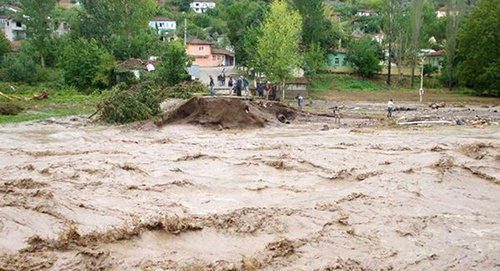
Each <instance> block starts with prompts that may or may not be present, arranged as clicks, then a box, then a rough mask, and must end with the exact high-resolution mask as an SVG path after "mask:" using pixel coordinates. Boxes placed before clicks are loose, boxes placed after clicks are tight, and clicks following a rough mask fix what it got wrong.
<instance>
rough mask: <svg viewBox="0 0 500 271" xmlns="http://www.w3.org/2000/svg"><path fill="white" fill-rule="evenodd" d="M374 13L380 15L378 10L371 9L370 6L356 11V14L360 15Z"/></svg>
mask: <svg viewBox="0 0 500 271" xmlns="http://www.w3.org/2000/svg"><path fill="white" fill-rule="evenodd" d="M372 15H379V12H378V10H375V9H370V8H362V9H359V10H358V12H357V13H356V16H359V17H364V16H372Z"/></svg>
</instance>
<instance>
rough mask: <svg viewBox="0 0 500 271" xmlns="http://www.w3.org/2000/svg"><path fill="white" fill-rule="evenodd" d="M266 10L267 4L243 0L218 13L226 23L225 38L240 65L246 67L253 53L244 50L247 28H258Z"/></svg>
mask: <svg viewBox="0 0 500 271" xmlns="http://www.w3.org/2000/svg"><path fill="white" fill-rule="evenodd" d="M266 9H267V4H266V3H265V2H263V1H253V0H252V1H251V0H243V1H240V2H236V3H233V4H230V5H227V6H226V7H225V8H224V7H223V9H222V10H221V12H220V13H221V18H222V19H223V20H225V21H226V23H227V28H228V33H227V34H228V35H227V36H228V38H229V40H230V41H231V44H232V45H233V46H234V52H235V58H236V60H237V61H238V64H240V65H248V61H249V59H250V58H251V57H252V54H254V53H255V51H254V52H249V51H248V50H245V48H244V46H243V44H244V39H245V37H246V36H247V35H249V33H248V32H247V31H249V29H250V28H249V26H250V27H253V28H256V27H258V26H259V24H260V22H261V21H262V18H263V16H264V12H265V11H266Z"/></svg>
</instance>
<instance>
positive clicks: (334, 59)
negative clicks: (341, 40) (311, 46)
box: [326, 47, 352, 69]
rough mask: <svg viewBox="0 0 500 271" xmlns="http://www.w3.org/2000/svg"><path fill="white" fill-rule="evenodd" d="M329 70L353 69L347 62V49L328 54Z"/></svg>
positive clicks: (339, 49)
mask: <svg viewBox="0 0 500 271" xmlns="http://www.w3.org/2000/svg"><path fill="white" fill-rule="evenodd" d="M327 57H328V60H327V65H326V66H327V68H330V69H344V68H347V69H349V68H352V65H351V63H349V62H348V61H347V49H346V48H342V47H341V48H338V49H336V50H335V51H334V52H332V53H330V54H328V56H327Z"/></svg>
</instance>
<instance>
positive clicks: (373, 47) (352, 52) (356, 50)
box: [347, 36, 382, 78]
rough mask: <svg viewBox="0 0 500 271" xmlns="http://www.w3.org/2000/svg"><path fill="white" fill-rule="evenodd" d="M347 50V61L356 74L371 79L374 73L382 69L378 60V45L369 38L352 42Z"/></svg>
mask: <svg viewBox="0 0 500 271" xmlns="http://www.w3.org/2000/svg"><path fill="white" fill-rule="evenodd" d="M348 49H349V50H348V53H347V60H348V61H349V62H351V63H352V64H353V65H354V67H355V69H356V73H357V74H359V75H361V76H363V77H368V78H371V77H373V76H374V75H375V72H377V71H380V70H381V69H382V67H381V66H380V64H379V62H380V59H379V58H378V56H379V46H378V43H377V42H375V41H372V40H371V38H370V37H368V36H365V37H363V38H361V39H360V40H359V41H352V42H351V43H350V44H349V46H348Z"/></svg>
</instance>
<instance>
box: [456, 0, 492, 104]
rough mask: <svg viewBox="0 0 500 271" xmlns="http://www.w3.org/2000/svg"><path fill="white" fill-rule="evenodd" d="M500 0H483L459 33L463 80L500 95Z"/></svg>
mask: <svg viewBox="0 0 500 271" xmlns="http://www.w3.org/2000/svg"><path fill="white" fill-rule="evenodd" d="M498 14H500V0H483V1H480V2H479V4H478V5H477V7H476V8H474V9H473V10H472V12H471V14H470V16H469V17H468V18H467V19H466V20H465V21H464V24H463V26H462V27H461V28H460V31H459V33H458V39H459V44H458V54H459V57H460V58H461V59H462V62H461V63H460V64H459V66H458V79H459V81H460V82H462V83H464V84H466V85H468V86H470V87H473V88H474V89H477V90H479V91H485V90H488V91H489V92H490V94H493V95H496V96H500V47H499V44H500V34H499V33H498V30H499V29H500V16H498Z"/></svg>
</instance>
